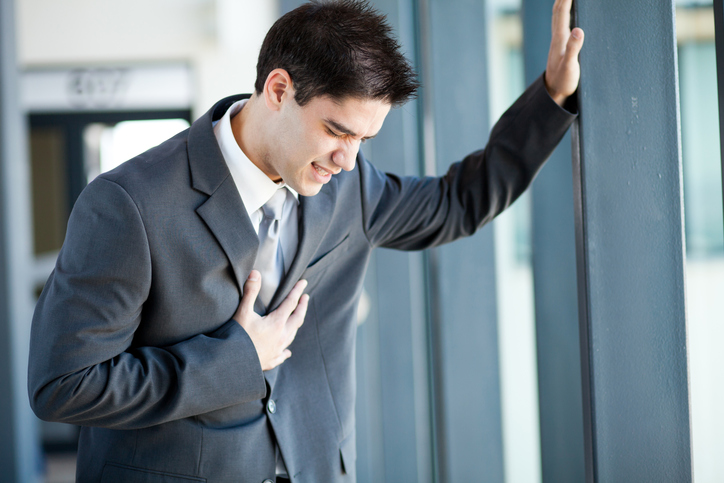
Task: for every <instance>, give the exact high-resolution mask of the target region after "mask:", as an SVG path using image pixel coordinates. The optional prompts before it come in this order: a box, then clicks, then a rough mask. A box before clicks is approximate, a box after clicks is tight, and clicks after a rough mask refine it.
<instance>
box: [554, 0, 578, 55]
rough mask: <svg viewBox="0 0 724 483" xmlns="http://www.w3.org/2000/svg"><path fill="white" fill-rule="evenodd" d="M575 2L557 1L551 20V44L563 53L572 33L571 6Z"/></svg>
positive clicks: (569, 0) (571, 0) (570, 0)
mask: <svg viewBox="0 0 724 483" xmlns="http://www.w3.org/2000/svg"><path fill="white" fill-rule="evenodd" d="M572 2H573V0H556V2H555V3H554V4H553V16H552V18H551V22H552V25H551V34H552V39H551V42H552V44H553V46H554V47H555V48H556V51H558V52H563V46H564V45H565V43H566V41H567V40H568V36H569V35H570V33H571V5H572Z"/></svg>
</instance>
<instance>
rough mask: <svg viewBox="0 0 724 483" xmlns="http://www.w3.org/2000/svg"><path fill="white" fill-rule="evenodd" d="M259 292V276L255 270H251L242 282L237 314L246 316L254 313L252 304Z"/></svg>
mask: <svg viewBox="0 0 724 483" xmlns="http://www.w3.org/2000/svg"><path fill="white" fill-rule="evenodd" d="M259 290H261V274H260V273H259V271H257V270H252V271H251V272H250V273H249V276H248V277H247V279H246V282H244V294H243V295H242V297H241V305H240V306H239V312H241V313H242V314H244V315H247V314H250V313H251V312H253V311H254V302H256V297H257V296H258V295H259Z"/></svg>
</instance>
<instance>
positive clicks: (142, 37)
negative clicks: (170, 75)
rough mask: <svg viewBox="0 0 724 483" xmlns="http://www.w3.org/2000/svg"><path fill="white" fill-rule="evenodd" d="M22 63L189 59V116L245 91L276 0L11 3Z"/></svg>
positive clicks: (43, 0) (29, 65) (38, 65)
mask: <svg viewBox="0 0 724 483" xmlns="http://www.w3.org/2000/svg"><path fill="white" fill-rule="evenodd" d="M16 5H17V9H16V15H17V34H18V61H19V63H20V66H21V68H23V69H26V68H42V67H49V66H72V67H76V66H78V67H83V66H89V65H91V66H92V65H117V64H123V65H133V64H138V63H159V62H168V61H184V62H187V63H188V64H189V65H190V66H191V68H192V70H193V72H194V77H195V100H194V106H193V108H194V116H199V115H201V114H202V113H203V112H205V111H206V110H207V109H208V108H209V107H210V106H211V105H212V104H213V103H214V102H215V101H216V100H218V99H220V98H221V97H224V96H226V95H229V94H235V93H239V92H250V91H251V90H252V88H253V84H254V79H255V77H256V74H255V68H256V58H257V55H258V53H259V47H260V46H261V42H262V40H263V39H264V35H265V34H266V31H267V30H268V29H269V27H270V26H271V25H272V23H273V22H274V20H275V19H276V17H277V11H278V6H277V2H276V1H275V0H125V1H122V2H119V1H111V0H64V1H57V0H17V3H16Z"/></svg>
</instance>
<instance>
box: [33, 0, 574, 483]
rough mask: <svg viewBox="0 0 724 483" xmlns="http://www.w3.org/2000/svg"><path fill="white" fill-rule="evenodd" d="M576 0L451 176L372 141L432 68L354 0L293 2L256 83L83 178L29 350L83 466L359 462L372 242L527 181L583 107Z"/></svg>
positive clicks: (475, 209)
mask: <svg viewBox="0 0 724 483" xmlns="http://www.w3.org/2000/svg"><path fill="white" fill-rule="evenodd" d="M570 5H571V0H558V1H557V2H556V7H555V11H554V20H553V26H554V35H553V43H552V46H551V54H550V57H549V61H548V68H547V70H546V73H545V78H541V79H539V80H538V81H537V82H536V83H534V84H533V85H532V86H531V87H530V88H529V89H528V90H527V91H526V92H525V93H524V94H523V96H522V97H521V98H520V99H519V100H518V101H517V102H516V103H515V104H514V105H513V106H512V107H511V109H510V110H509V111H508V112H507V113H506V114H505V115H504V116H503V117H502V119H501V121H500V122H499V123H498V124H497V125H496V127H495V129H494V130H493V132H492V134H491V136H490V142H489V144H488V146H487V147H486V149H485V150H483V151H478V152H475V153H473V154H471V155H469V156H468V157H466V158H465V159H464V160H463V161H462V162H460V163H458V164H456V165H454V166H452V167H451V169H450V171H449V172H448V174H447V175H446V176H445V177H442V178H439V179H437V178H425V179H418V178H411V177H406V178H400V177H396V176H394V175H390V174H384V173H382V172H380V171H378V170H377V169H375V167H374V166H373V165H372V164H370V163H369V162H368V161H367V160H366V159H365V158H364V157H363V156H362V155H361V153H359V146H360V143H361V142H363V141H364V140H366V139H369V138H372V137H374V136H375V135H376V134H377V133H378V131H379V130H380V128H381V127H382V124H383V121H384V119H385V116H386V115H387V113H388V112H389V110H390V108H391V107H393V106H397V105H400V104H402V103H404V102H405V101H406V100H407V99H408V98H409V97H411V96H412V95H414V93H415V89H416V87H417V85H416V82H415V80H414V79H415V76H414V73H413V72H412V70H411V69H410V66H409V65H408V63H407V62H406V61H405V59H404V57H403V56H402V55H401V54H400V52H399V47H398V45H397V43H396V42H395V41H394V40H393V39H392V37H391V34H390V29H389V27H388V26H387V25H386V24H385V22H384V19H383V18H382V17H380V16H379V15H378V14H377V13H376V12H374V11H373V10H372V9H370V8H369V7H368V6H367V5H366V4H365V3H363V2H360V1H353V0H347V1H339V2H327V3H312V4H306V5H304V6H302V7H300V8H298V9H296V10H294V11H293V12H291V13H289V14H287V15H285V16H284V17H282V18H281V19H280V20H278V21H277V23H276V24H275V25H274V26H273V27H272V29H271V30H270V31H269V33H268V35H267V38H266V40H265V41H264V45H263V46H262V49H261V53H260V55H259V63H258V66H257V70H258V77H257V81H256V85H255V92H254V93H253V94H252V95H251V96H234V97H230V98H227V99H224V100H222V101H220V102H219V103H217V104H216V105H215V106H214V107H212V108H211V110H210V111H209V112H208V113H206V114H205V115H204V116H202V117H201V118H200V119H199V120H197V121H196V122H195V123H194V124H193V125H192V126H191V128H190V129H188V130H186V131H184V132H182V133H180V134H178V135H177V136H175V137H173V138H171V139H170V140H168V141H166V142H165V143H163V144H161V145H160V146H158V147H156V148H154V149H151V150H150V151H148V152H146V153H144V154H142V155H140V156H138V157H137V158H135V159H133V160H131V161H129V162H127V163H125V164H124V165H123V166H121V167H119V168H118V169H116V170H114V171H112V172H109V173H106V174H104V175H101V176H99V177H98V178H97V179H96V180H95V181H93V182H92V183H90V184H89V185H88V187H87V188H86V189H85V191H84V192H83V194H82V195H81V196H80V198H79V199H78V201H77V203H76V205H75V208H74V209H73V213H72V214H71V218H70V221H69V224H68V231H67V237H66V241H65V244H64V246H63V249H62V251H61V253H60V255H59V258H58V262H57V266H56V269H55V271H54V272H53V274H52V275H51V277H50V279H49V281H48V283H47V284H46V287H45V290H44V291H43V294H42V295H41V297H40V300H39V302H38V306H37V309H36V312H35V317H34V319H33V328H32V336H31V339H32V340H31V355H30V368H29V392H30V400H31V404H32V406H33V409H34V410H35V412H36V413H37V414H38V416H39V417H41V418H43V419H47V420H54V421H63V422H68V423H75V424H79V425H81V426H82V430H81V436H80V441H79V454H78V470H77V479H78V481H81V482H84V481H108V482H116V481H119V482H120V481H123V482H130V481H144V482H153V481H159V482H160V481H179V482H181V481H209V482H227V481H228V482H231V481H245V482H247V481H248V482H262V481H274V480H275V479H276V481H283V480H284V479H285V478H286V479H290V480H291V481H294V482H322V481H323V482H332V481H338V482H343V481H354V479H355V466H354V465H355V463H354V461H355V431H354V391H355V374H354V364H353V354H354V343H355V334H356V323H355V321H356V320H355V313H356V310H355V309H356V306H357V301H358V299H359V295H360V293H361V289H362V281H363V278H364V273H365V269H366V266H367V262H368V260H369V255H370V252H371V251H372V249H373V248H375V247H377V246H384V247H391V248H398V249H404V250H419V249H423V248H427V247H431V246H436V245H439V244H441V243H445V242H449V241H452V240H454V239H456V238H459V237H462V236H466V235H470V234H472V233H473V232H475V230H476V229H478V228H479V227H480V226H482V225H483V224H484V223H485V222H487V221H489V220H491V219H492V218H493V217H494V216H495V215H496V214H498V213H499V212H500V211H502V210H503V209H504V208H505V207H506V206H507V205H508V204H510V202H512V200H513V199H515V198H516V197H517V196H518V195H520V193H521V192H522V191H523V190H524V189H525V188H526V187H527V186H528V184H529V183H530V182H531V181H532V179H533V177H534V176H535V174H536V172H537V171H538V170H539V168H540V167H541V165H542V164H543V162H544V161H545V159H546V158H547V157H548V155H549V154H550V152H551V151H552V150H553V149H554V147H555V145H556V144H557V143H558V141H559V140H560V138H561V137H562V136H563V134H564V132H565V131H566V129H567V128H568V126H569V124H570V122H571V121H572V119H573V117H574V116H573V115H572V114H570V113H569V112H567V111H566V110H564V109H562V108H561V107H560V105H562V104H563V103H564V101H565V100H566V98H567V97H568V96H569V95H570V94H572V93H573V92H574V90H575V89H576V86H577V84H578V62H577V55H578V52H579V50H580V48H581V45H582V42H583V39H582V32H580V30H574V33H573V35H572V34H571V32H570V30H569V28H568V20H569V11H570ZM260 314H263V315H264V316H262V315H260ZM292 354H293V356H292Z"/></svg>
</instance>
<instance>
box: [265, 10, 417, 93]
mask: <svg viewBox="0 0 724 483" xmlns="http://www.w3.org/2000/svg"><path fill="white" fill-rule="evenodd" d="M391 34H392V29H391V28H390V26H389V25H388V24H387V21H386V19H385V17H384V16H383V15H381V14H380V13H378V12H377V11H375V10H374V9H373V8H372V7H370V6H369V4H368V3H367V2H366V1H363V0H338V1H312V2H310V3H306V4H304V5H302V6H301V7H298V8H296V9H294V10H292V11H291V12H289V13H287V14H286V15H284V16H283V17H281V18H280V19H279V20H277V21H276V22H275V23H274V25H273V26H272V28H271V29H270V30H269V32H268V33H267V35H266V38H265V39H264V43H263V44H262V46H261V52H259V61H258V63H257V66H256V83H255V85H254V88H255V89H256V92H257V93H259V94H261V92H262V91H263V90H264V83H265V82H266V78H267V77H268V75H269V73H270V72H271V71H272V70H274V69H278V68H281V69H284V70H286V71H287V72H288V73H289V76H290V77H291V78H292V82H293V85H294V89H295V96H294V99H295V100H296V102H297V104H299V105H300V106H303V105H305V104H306V103H308V102H309V101H310V100H312V99H313V98H314V97H317V96H324V95H327V96H330V97H332V98H333V99H344V98H347V97H354V98H361V99H376V100H384V101H386V102H389V103H390V104H392V105H393V106H400V105H402V104H404V103H405V102H406V101H408V100H409V99H410V98H412V97H414V96H415V93H416V91H417V87H418V82H417V80H416V76H415V72H414V71H413V70H412V67H411V66H410V63H409V62H408V61H407V59H405V57H404V56H403V55H402V53H401V52H400V45H399V44H398V42H397V40H395V39H394V38H393V37H392V35H391Z"/></svg>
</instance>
